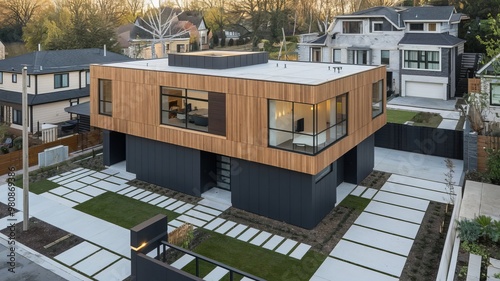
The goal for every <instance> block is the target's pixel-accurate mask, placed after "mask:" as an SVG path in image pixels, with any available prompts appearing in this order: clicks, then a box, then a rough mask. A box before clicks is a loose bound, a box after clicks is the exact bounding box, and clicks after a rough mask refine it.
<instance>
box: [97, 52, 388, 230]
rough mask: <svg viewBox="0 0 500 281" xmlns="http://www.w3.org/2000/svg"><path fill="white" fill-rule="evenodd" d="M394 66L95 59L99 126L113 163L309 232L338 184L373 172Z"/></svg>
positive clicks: (222, 55) (198, 55)
mask: <svg viewBox="0 0 500 281" xmlns="http://www.w3.org/2000/svg"><path fill="white" fill-rule="evenodd" d="M384 79H385V67H384V66H366V65H340V64H333V63H330V64H326V63H325V64H317V63H309V62H290V61H286V62H284V61H272V60H268V54H267V53H265V52H214V51H204V52H193V53H186V54H170V55H169V58H168V59H156V60H148V61H133V62H124V63H113V64H102V65H92V66H91V106H90V115H91V116H90V117H91V125H92V126H94V127H99V128H102V129H104V130H105V131H104V141H103V143H104V164H105V165H112V164H115V163H118V162H122V161H126V169H127V171H129V172H131V173H135V174H136V176H137V178H138V179H140V180H143V181H146V182H150V183H153V184H156V185H159V186H163V187H168V188H170V189H173V190H177V191H180V192H183V193H186V194H190V195H194V196H201V195H202V193H204V192H206V191H207V190H209V189H211V188H220V189H221V190H225V192H230V198H231V199H230V200H231V202H228V203H230V204H232V206H233V207H236V208H239V209H243V210H246V211H249V212H252V213H255V214H259V215H262V216H266V217H269V218H272V219H275V220H279V221H285V222H287V223H290V224H294V225H297V226H301V227H304V228H312V227H314V226H315V225H316V224H317V223H318V222H319V221H320V220H321V219H322V218H323V217H324V216H325V215H326V214H328V213H329V212H330V211H331V210H332V209H333V208H334V206H335V203H336V188H337V186H338V185H339V184H340V183H342V182H344V181H346V182H352V183H359V182H360V181H361V180H363V179H364V178H365V177H366V176H367V175H368V174H369V173H370V172H371V171H372V170H373V165H374V163H373V161H374V133H375V131H377V130H378V129H379V128H381V127H382V126H383V125H384V124H385V123H386V114H385V110H384V108H385V103H386V99H385V94H384V92H385V81H384Z"/></svg>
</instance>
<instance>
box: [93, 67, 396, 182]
mask: <svg viewBox="0 0 500 281" xmlns="http://www.w3.org/2000/svg"><path fill="white" fill-rule="evenodd" d="M144 63H146V62H144ZM98 79H111V80H113V84H112V85H113V86H112V88H113V116H112V117H110V116H105V115H100V114H98V91H97V90H98V89H97V85H98V83H97V81H98ZM381 79H385V67H378V68H374V69H371V70H367V71H365V72H362V73H358V74H355V75H351V76H347V77H344V78H341V79H338V80H334V81H330V82H327V83H324V84H321V85H317V86H310V85H300V84H286V83H277V82H268V81H256V80H248V79H236V78H226V77H215V76H204V75H195V74H185V73H170V72H158V71H148V70H138V69H124V68H115V67H110V66H100V65H92V66H91V81H92V82H91V89H90V92H91V111H90V112H91V125H92V126H95V127H99V128H103V129H106V130H111V131H118V132H121V133H125V134H131V135H134V136H139V137H144V138H149V139H153V140H158V141H163V142H167V143H171V144H175V145H180V146H185V147H190V148H193V149H199V150H204V151H209V152H212V153H217V154H222V155H227V156H230V157H235V158H241V159H245V160H249V161H254V162H258V163H263V164H267V165H272V166H276V167H280V168H284V169H290V170H294V171H298V172H303V173H307V174H311V175H315V174H317V173H318V172H320V171H321V170H322V169H324V168H325V167H326V166H327V165H329V164H330V163H332V162H333V161H335V160H337V159H338V158H339V157H340V156H342V155H343V154H344V153H345V152H347V151H349V150H350V149H351V148H353V147H355V146H356V145H357V144H359V143H360V142H361V141H363V140H364V139H365V138H367V137H368V136H370V135H371V134H373V133H374V132H375V131H377V130H378V129H379V128H381V127H382V126H383V125H384V124H385V123H386V114H385V111H384V114H382V115H380V116H378V117H376V118H375V119H372V111H371V100H372V83H375V82H377V81H379V80H381ZM385 84H386V83H384V89H383V91H384V93H385V91H386V89H385ZM161 86H169V87H177V88H187V89H192V90H203V91H208V92H217V93H225V100H226V113H225V114H226V136H225V137H222V136H218V135H214V134H208V133H204V132H197V131H193V130H187V129H183V128H177V127H172V126H165V125H160V87H161ZM346 92H348V93H349V94H348V119H347V120H348V136H347V137H345V138H343V139H342V140H340V141H338V142H337V143H335V144H334V145H332V146H330V147H329V148H327V149H325V150H323V151H322V152H321V153H320V154H318V155H316V156H311V155H305V154H300V153H296V152H291V151H285V150H280V149H276V148H271V147H268V146H267V143H268V114H267V112H268V108H267V107H268V99H277V100H286V101H295V102H302V103H310V104H317V103H319V102H322V101H324V100H327V99H330V98H333V97H335V96H339V95H342V94H344V93H346ZM385 103H386V97H385V95H384V108H385ZM210 122H212V121H209V123H210Z"/></svg>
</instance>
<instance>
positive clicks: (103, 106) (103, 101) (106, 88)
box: [99, 79, 113, 116]
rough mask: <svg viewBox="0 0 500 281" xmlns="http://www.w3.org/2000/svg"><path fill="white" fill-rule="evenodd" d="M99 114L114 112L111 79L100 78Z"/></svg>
mask: <svg viewBox="0 0 500 281" xmlns="http://www.w3.org/2000/svg"><path fill="white" fill-rule="evenodd" d="M99 114H102V115H109V116H111V115H112V114H113V88H112V84H111V80H106V79H99Z"/></svg>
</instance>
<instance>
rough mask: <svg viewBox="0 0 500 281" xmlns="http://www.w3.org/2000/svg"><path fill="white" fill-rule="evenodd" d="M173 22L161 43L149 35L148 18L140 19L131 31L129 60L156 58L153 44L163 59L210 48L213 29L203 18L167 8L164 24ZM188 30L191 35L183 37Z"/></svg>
mask: <svg viewBox="0 0 500 281" xmlns="http://www.w3.org/2000/svg"><path fill="white" fill-rule="evenodd" d="M169 18H171V19H172V23H171V24H170V25H169V26H168V28H167V29H166V30H165V34H164V39H163V40H161V41H160V40H159V38H158V37H156V38H153V35H152V34H151V33H150V32H148V31H146V30H149V31H151V30H152V27H151V26H150V24H151V23H150V20H149V19H148V18H146V19H144V18H141V17H139V18H137V19H136V21H135V24H134V26H133V27H132V29H131V30H130V46H129V51H128V53H129V56H130V57H131V58H143V59H151V58H153V52H152V50H151V48H152V46H153V43H154V46H155V49H154V56H155V57H156V58H161V57H163V55H166V54H169V53H185V52H190V51H193V50H206V49H208V48H209V39H210V38H209V29H208V27H207V25H206V23H205V19H204V18H203V17H202V16H197V15H192V14H189V13H188V12H182V11H181V10H177V9H174V10H172V9H171V8H165V9H164V10H163V11H162V14H161V20H162V23H163V24H165V22H166V21H167V20H168V19H169ZM153 22H154V21H153ZM155 24H156V23H155ZM144 29H146V30H144ZM186 30H187V31H188V32H187V33H184V34H181V33H183V32H184V31H186ZM177 34H181V35H177Z"/></svg>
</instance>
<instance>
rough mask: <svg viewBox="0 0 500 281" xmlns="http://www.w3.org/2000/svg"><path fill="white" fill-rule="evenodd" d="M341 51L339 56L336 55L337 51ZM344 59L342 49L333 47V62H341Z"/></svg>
mask: <svg viewBox="0 0 500 281" xmlns="http://www.w3.org/2000/svg"><path fill="white" fill-rule="evenodd" d="M337 51H338V52H339V54H338V55H339V57H338V59H337V56H335V52H337ZM341 61H342V49H332V62H336V63H340V62H341Z"/></svg>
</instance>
